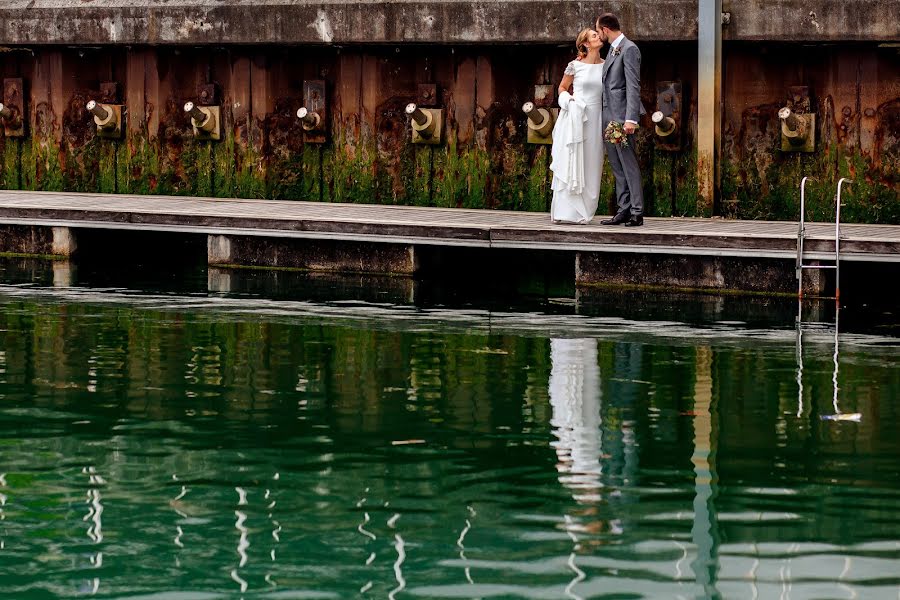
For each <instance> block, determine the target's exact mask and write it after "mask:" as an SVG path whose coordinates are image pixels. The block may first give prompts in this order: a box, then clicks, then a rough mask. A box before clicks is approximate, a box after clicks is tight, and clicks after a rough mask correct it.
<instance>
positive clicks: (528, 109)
mask: <svg viewBox="0 0 900 600" xmlns="http://www.w3.org/2000/svg"><path fill="white" fill-rule="evenodd" d="M522 112H524V113H525V116H526V117H528V121H527V125H528V135H527V136H526V141H527V142H528V143H529V144H552V143H553V126H554V125H555V124H556V117H557V115H558V113H557V111H556V110H553V109H546V108H537V107H536V106H535V105H534V102H526V103H525V104H523V105H522Z"/></svg>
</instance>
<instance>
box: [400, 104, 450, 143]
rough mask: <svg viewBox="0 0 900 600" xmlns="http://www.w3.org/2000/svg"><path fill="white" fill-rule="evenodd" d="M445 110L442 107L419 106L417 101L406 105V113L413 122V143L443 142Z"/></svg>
mask: <svg viewBox="0 0 900 600" xmlns="http://www.w3.org/2000/svg"><path fill="white" fill-rule="evenodd" d="M443 112H444V111H443V110H442V109H440V108H419V107H418V106H416V103H415V102H410V103H409V104H407V105H406V114H407V116H409V117H410V120H411V124H412V143H413V144H431V145H437V144H440V143H441V137H442V135H441V134H442V127H441V126H442V122H443Z"/></svg>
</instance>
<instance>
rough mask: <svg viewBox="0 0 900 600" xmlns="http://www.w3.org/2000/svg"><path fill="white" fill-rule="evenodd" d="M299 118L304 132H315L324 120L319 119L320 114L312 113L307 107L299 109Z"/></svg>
mask: <svg viewBox="0 0 900 600" xmlns="http://www.w3.org/2000/svg"><path fill="white" fill-rule="evenodd" d="M297 118H298V119H300V123H301V124H302V125H303V129H304V131H313V130H314V129H317V128H318V127H319V123H321V122H322V118H321V117H319V114H318V113H314V112H310V111H309V110H307V109H306V107H305V106H302V107H300V108H299V109H297Z"/></svg>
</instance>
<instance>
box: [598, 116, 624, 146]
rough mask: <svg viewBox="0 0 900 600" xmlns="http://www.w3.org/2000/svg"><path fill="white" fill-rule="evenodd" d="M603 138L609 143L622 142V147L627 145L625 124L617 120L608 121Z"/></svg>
mask: <svg viewBox="0 0 900 600" xmlns="http://www.w3.org/2000/svg"><path fill="white" fill-rule="evenodd" d="M603 139H604V140H605V141H607V142H609V143H610V144H622V147H623V148H627V147H628V135H627V134H626V133H625V126H624V125H622V123H619V122H618V121H610V122H609V125H607V126H606V130H605V131H604V132H603Z"/></svg>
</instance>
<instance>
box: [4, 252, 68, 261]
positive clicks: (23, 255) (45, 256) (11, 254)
mask: <svg viewBox="0 0 900 600" xmlns="http://www.w3.org/2000/svg"><path fill="white" fill-rule="evenodd" d="M0 258H39V259H41V260H69V259H70V257H69V256H65V255H63V254H28V253H24V252H0Z"/></svg>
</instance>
